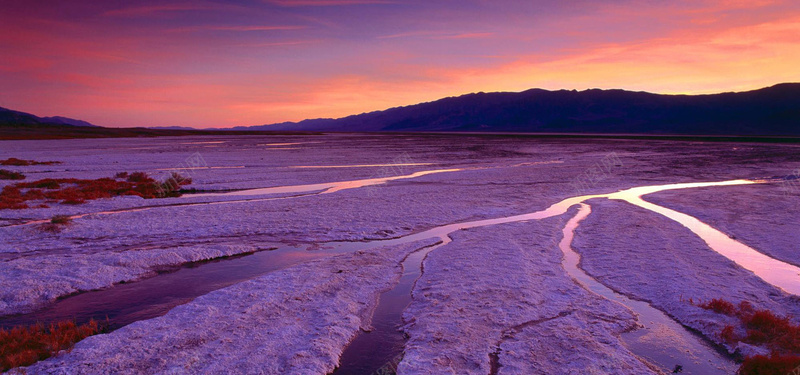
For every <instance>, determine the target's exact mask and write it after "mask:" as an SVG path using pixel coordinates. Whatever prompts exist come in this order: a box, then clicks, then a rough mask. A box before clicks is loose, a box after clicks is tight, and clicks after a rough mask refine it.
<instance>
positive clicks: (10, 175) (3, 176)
mask: <svg viewBox="0 0 800 375" xmlns="http://www.w3.org/2000/svg"><path fill="white" fill-rule="evenodd" d="M24 179H25V175H24V174H22V173H19V172H12V171H9V170H7V169H0V180H24Z"/></svg>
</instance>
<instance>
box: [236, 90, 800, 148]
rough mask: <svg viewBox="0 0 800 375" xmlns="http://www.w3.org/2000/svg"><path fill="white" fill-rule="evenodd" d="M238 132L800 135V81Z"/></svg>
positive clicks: (545, 99) (543, 94) (534, 100)
mask: <svg viewBox="0 0 800 375" xmlns="http://www.w3.org/2000/svg"><path fill="white" fill-rule="evenodd" d="M235 129H236V130H296V131H352V132H361V131H370V132H381V131H396V132H419V131H422V132H520V133H594V134H652V135H667V134H677V135H746V136H754V135H759V136H782V135H794V136H797V135H800V83H784V84H779V85H775V86H772V87H768V88H764V89H760V90H754V91H748V92H739V93H722V94H710V95H660V94H651V93H647V92H633V91H625V90H599V89H592V90H585V91H575V90H573V91H567V90H560V91H547V90H541V89H532V90H527V91H523V92H519V93H513V92H497V93H477V94H467V95H463V96H458V97H449V98H444V99H440V100H437V101H433V102H428V103H421V104H416V105H410V106H405V107H397V108H391V109H387V110H384V111H375V112H369V113H363V114H360V115H353V116H348V117H344V118H340V119H314V120H304V121H300V122H296V123H293V122H288V123H281V124H273V125H261V126H251V127H238V128H235Z"/></svg>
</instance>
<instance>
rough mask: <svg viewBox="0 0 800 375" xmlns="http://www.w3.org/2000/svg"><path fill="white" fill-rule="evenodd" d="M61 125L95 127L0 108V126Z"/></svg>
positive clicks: (78, 122)
mask: <svg viewBox="0 0 800 375" xmlns="http://www.w3.org/2000/svg"><path fill="white" fill-rule="evenodd" d="M63 125H67V126H91V127H97V125H92V124H90V123H88V122H86V121H82V120H75V119H71V118H68V117H62V116H53V117H39V116H35V115H32V114H30V113H25V112H20V111H14V110H11V109H6V108H3V107H0V126H16V127H24V126H63Z"/></svg>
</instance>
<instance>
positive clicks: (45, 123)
mask: <svg viewBox="0 0 800 375" xmlns="http://www.w3.org/2000/svg"><path fill="white" fill-rule="evenodd" d="M243 134H248V135H250V134H271V135H274V134H313V133H309V132H276V131H257V130H251V131H247V132H243V131H232V130H230V129H225V130H198V129H191V128H183V129H148V128H104V127H102V126H96V125H92V124H90V123H88V122H86V121H81V120H75V119H71V118H67V117H61V116H55V117H38V116H35V115H32V114H30V113H25V112H19V111H14V110H10V109H6V108H2V107H0V140H12V139H69V138H120V137H163V136H185V135H243Z"/></svg>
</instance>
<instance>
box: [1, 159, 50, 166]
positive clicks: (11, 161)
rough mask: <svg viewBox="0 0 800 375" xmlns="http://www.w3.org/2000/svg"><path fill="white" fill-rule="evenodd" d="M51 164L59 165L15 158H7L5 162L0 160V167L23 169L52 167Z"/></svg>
mask: <svg viewBox="0 0 800 375" xmlns="http://www.w3.org/2000/svg"><path fill="white" fill-rule="evenodd" d="M53 164H61V162H60V161H36V160H24V159H17V158H8V159H5V160H0V165H14V166H18V167H24V166H28V165H53Z"/></svg>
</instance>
